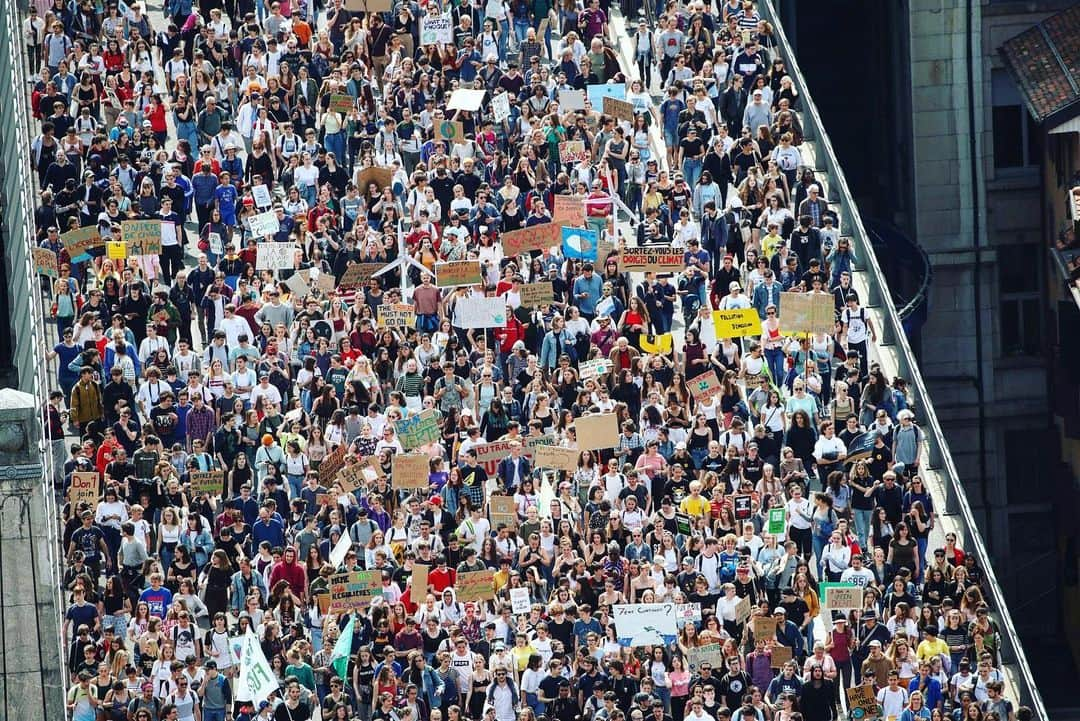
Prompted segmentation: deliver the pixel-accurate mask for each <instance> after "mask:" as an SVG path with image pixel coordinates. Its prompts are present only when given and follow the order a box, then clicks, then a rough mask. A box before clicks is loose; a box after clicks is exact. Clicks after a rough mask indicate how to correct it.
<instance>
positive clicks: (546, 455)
mask: <svg viewBox="0 0 1080 721" xmlns="http://www.w3.org/2000/svg"><path fill="white" fill-rule="evenodd" d="M579 432H580V431H579ZM582 447H583V448H584V446H582ZM580 455H581V452H580V451H577V450H574V449H573V448H560V447H559V446H547V445H538V446H536V447H535V448H534V449H533V463H534V464H535V465H536V467H537V468H553V469H555V470H557V471H567V472H569V473H573V472H574V471H576V470H577V465H578V458H579V457H580Z"/></svg>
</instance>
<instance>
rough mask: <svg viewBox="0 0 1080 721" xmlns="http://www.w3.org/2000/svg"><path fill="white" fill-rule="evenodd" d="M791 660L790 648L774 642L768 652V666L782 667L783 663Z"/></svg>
mask: <svg viewBox="0 0 1080 721" xmlns="http://www.w3.org/2000/svg"><path fill="white" fill-rule="evenodd" d="M790 660H791V648H789V647H788V646H781V645H780V644H776V645H775V646H773V647H772V651H771V652H770V653H769V667H770V668H783V667H784V664H785V663H787V662H788V661H790Z"/></svg>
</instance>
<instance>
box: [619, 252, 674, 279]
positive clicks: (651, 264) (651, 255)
mask: <svg viewBox="0 0 1080 721" xmlns="http://www.w3.org/2000/svg"><path fill="white" fill-rule="evenodd" d="M682 267H683V255H682V253H680V252H679V251H678V250H675V249H673V248H671V247H664V246H658V247H655V248H626V249H625V250H623V252H622V254H621V255H620V256H619V270H620V271H621V272H623V273H678V272H679V271H681V270H682Z"/></svg>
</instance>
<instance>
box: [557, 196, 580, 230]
mask: <svg viewBox="0 0 1080 721" xmlns="http://www.w3.org/2000/svg"><path fill="white" fill-rule="evenodd" d="M551 222H552V223H555V224H556V225H581V224H582V223H584V222H585V196H584V195H561V194H560V195H556V196H554V202H553V203H552V209H551Z"/></svg>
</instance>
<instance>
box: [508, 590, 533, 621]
mask: <svg viewBox="0 0 1080 721" xmlns="http://www.w3.org/2000/svg"><path fill="white" fill-rule="evenodd" d="M531 610H532V601H531V600H530V599H529V589H527V588H511V589H510V612H511V613H513V614H514V615H515V616H517V615H520V614H524V613H528V612H529V611H531Z"/></svg>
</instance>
